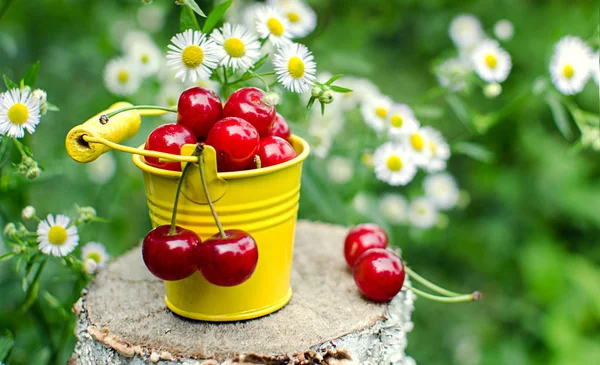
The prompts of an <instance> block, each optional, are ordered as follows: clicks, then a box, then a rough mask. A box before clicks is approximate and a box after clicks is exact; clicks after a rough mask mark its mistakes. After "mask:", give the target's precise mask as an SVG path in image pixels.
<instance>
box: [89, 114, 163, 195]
mask: <svg viewBox="0 0 600 365" xmlns="http://www.w3.org/2000/svg"><path fill="white" fill-rule="evenodd" d="M169 114H171V113H169ZM85 168H86V172H87V175H88V178H89V179H90V181H91V182H93V183H95V184H98V185H104V184H106V183H107V182H109V181H110V180H111V179H112V178H113V177H114V176H115V172H116V171H117V160H116V159H115V156H114V154H113V153H112V152H110V151H109V152H106V153H103V154H102V155H100V157H98V158H97V159H95V160H94V161H92V162H90V163H87V164H86V166H85Z"/></svg>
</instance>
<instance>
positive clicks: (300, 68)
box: [288, 56, 304, 79]
mask: <svg viewBox="0 0 600 365" xmlns="http://www.w3.org/2000/svg"><path fill="white" fill-rule="evenodd" d="M288 71H289V72H290V75H292V77H293V78H295V79H299V78H301V77H302V76H304V62H302V60H301V59H300V58H298V57H296V56H294V57H292V58H290V60H289V61H288Z"/></svg>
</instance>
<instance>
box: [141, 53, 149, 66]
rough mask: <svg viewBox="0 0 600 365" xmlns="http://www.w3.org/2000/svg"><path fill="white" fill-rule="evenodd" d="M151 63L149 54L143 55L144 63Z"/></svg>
mask: <svg viewBox="0 0 600 365" xmlns="http://www.w3.org/2000/svg"><path fill="white" fill-rule="evenodd" d="M148 61H150V57H148V55H147V54H144V55H142V63H143V64H144V65H145V64H147V63H148Z"/></svg>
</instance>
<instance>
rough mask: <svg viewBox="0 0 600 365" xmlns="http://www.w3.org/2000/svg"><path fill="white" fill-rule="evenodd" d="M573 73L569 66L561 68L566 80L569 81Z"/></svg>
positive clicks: (571, 67)
mask: <svg viewBox="0 0 600 365" xmlns="http://www.w3.org/2000/svg"><path fill="white" fill-rule="evenodd" d="M574 73H575V70H574V69H573V66H571V65H565V67H563V75H564V76H565V77H566V78H567V79H570V78H571V77H573V74H574Z"/></svg>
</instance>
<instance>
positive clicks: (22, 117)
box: [8, 103, 29, 124]
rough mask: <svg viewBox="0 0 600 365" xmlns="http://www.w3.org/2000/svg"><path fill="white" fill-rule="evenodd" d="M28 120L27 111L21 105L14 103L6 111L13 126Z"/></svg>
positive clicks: (23, 105)
mask: <svg viewBox="0 0 600 365" xmlns="http://www.w3.org/2000/svg"><path fill="white" fill-rule="evenodd" d="M27 118H29V109H27V107H26V106H25V104H23V103H16V104H15V105H13V106H11V107H10V109H8V120H10V122H11V123H13V124H23V123H25V122H26V121H27Z"/></svg>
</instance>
